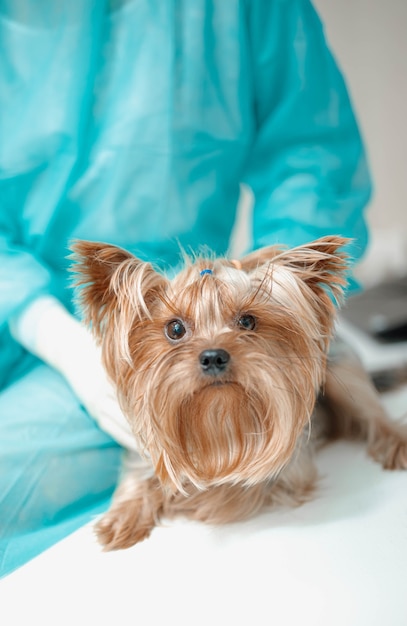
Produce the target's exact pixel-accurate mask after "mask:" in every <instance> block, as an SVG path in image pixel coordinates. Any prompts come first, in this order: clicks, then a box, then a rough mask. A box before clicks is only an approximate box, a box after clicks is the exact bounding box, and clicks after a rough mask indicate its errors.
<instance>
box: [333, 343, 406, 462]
mask: <svg viewBox="0 0 407 626" xmlns="http://www.w3.org/2000/svg"><path fill="white" fill-rule="evenodd" d="M338 345H339V349H337V352H336V354H334V358H331V359H330V361H329V364H328V369H327V377H326V384H325V397H324V401H325V403H326V404H327V405H328V407H329V412H330V414H331V418H332V420H331V424H330V427H331V435H332V436H333V437H344V438H348V439H352V438H356V439H361V440H365V441H367V449H368V453H369V455H370V456H371V457H372V458H373V459H375V461H378V462H379V463H380V464H381V465H382V466H383V467H384V468H386V469H407V424H405V423H401V422H397V421H395V420H392V419H390V417H389V416H388V415H387V413H386V411H385V408H384V406H383V404H382V402H381V399H380V396H379V394H378V392H377V391H376V389H375V387H374V385H373V383H372V381H371V380H370V378H369V376H368V374H367V372H366V371H365V369H364V367H363V365H362V363H361V362H360V360H359V357H358V356H357V355H356V354H355V353H354V352H353V351H352V349H351V348H350V347H349V346H347V345H346V344H344V343H341V342H339V344H338Z"/></svg>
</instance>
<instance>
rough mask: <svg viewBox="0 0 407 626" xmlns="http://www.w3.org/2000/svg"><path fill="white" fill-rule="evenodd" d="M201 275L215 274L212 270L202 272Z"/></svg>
mask: <svg viewBox="0 0 407 626" xmlns="http://www.w3.org/2000/svg"><path fill="white" fill-rule="evenodd" d="M199 273H200V275H201V276H204V274H213V272H212V270H210V269H205V270H202V271H201V272H199Z"/></svg>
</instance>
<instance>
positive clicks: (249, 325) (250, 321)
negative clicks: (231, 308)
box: [237, 315, 256, 330]
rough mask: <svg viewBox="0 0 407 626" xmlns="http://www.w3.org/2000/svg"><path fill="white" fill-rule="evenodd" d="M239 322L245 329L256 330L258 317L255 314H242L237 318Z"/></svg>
mask: <svg viewBox="0 0 407 626" xmlns="http://www.w3.org/2000/svg"><path fill="white" fill-rule="evenodd" d="M237 324H238V326H240V328H243V329H244V330H254V328H255V327H256V318H255V317H254V316H253V315H241V316H240V317H239V318H238V320H237Z"/></svg>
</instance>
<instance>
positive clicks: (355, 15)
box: [314, 0, 407, 286]
mask: <svg viewBox="0 0 407 626" xmlns="http://www.w3.org/2000/svg"><path fill="white" fill-rule="evenodd" d="M314 6H315V8H316V9H317V10H318V12H319V14H320V16H321V18H322V21H323V23H324V25H325V32H326V35H327V37H328V41H329V42H330V44H331V49H332V51H333V53H334V54H335V56H336V59H337V61H338V62H339V65H340V67H341V68H342V71H343V72H344V75H345V78H346V81H347V84H348V88H349V90H350V94H351V98H352V100H353V104H354V107H355V110H356V114H357V116H358V119H359V124H360V127H361V130H362V134H363V136H364V139H365V143H366V148H367V152H368V155H369V159H370V166H371V171H372V175H373V182H374V195H373V198H372V201H371V204H370V206H369V212H368V219H369V224H370V227H371V242H370V247H369V250H368V252H367V254H366V256H365V258H364V260H363V262H362V263H361V264H360V266H359V268H358V271H357V273H358V277H359V279H360V280H361V281H362V283H363V284H364V285H365V286H370V285H373V284H377V283H378V282H382V281H384V280H387V279H388V278H390V277H393V276H398V275H405V274H407V115H406V109H407V104H406V103H407V1H406V0H386V2H384V1H383V0H314Z"/></svg>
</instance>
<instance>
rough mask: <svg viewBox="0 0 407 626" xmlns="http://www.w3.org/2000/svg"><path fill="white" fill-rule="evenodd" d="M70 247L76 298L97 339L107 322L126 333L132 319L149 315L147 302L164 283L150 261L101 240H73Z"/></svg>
mask: <svg viewBox="0 0 407 626" xmlns="http://www.w3.org/2000/svg"><path fill="white" fill-rule="evenodd" d="M71 250H72V254H71V255H70V259H72V261H73V265H72V267H71V271H72V272H73V274H74V279H73V284H74V287H75V288H76V301H77V303H78V305H79V308H80V310H81V312H82V313H83V317H84V321H85V322H86V323H88V324H90V326H91V329H92V331H93V333H94V335H95V336H96V338H97V339H99V340H101V339H102V337H103V335H104V333H105V330H106V328H107V327H108V325H110V324H113V325H114V326H120V327H121V329H122V330H124V332H125V333H128V332H129V331H130V328H131V325H132V323H133V321H134V320H135V319H142V318H148V317H150V313H149V303H151V301H152V299H153V298H154V297H156V296H157V293H158V291H159V290H160V289H161V288H163V287H164V286H165V285H166V284H167V280H166V279H165V278H164V277H163V276H162V275H161V274H159V273H158V272H156V271H155V270H154V269H153V267H152V266H151V264H150V263H146V262H144V261H141V260H140V259H138V258H137V257H135V256H134V255H132V254H131V253H130V252H127V251H126V250H123V249H122V248H118V247H117V246H113V245H110V244H106V243H100V242H91V241H76V242H74V243H73V244H72V246H71Z"/></svg>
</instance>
